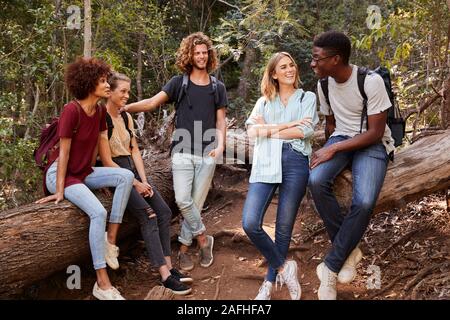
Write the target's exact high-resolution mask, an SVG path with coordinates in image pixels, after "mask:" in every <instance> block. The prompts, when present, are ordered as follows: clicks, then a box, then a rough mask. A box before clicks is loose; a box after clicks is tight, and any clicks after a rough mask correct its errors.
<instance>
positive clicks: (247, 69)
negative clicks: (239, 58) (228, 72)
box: [237, 34, 256, 102]
mask: <svg viewBox="0 0 450 320" xmlns="http://www.w3.org/2000/svg"><path fill="white" fill-rule="evenodd" d="M254 37H255V35H254V34H251V35H250V39H249V42H248V45H247V47H246V48H245V57H244V65H243V67H242V73H241V77H240V80H239V86H238V89H237V92H238V96H239V97H240V98H241V99H242V100H244V101H246V102H248V101H247V100H248V98H249V93H250V80H251V78H252V67H253V65H254V63H255V60H256V49H255V48H254V47H253V43H252V40H253V39H254Z"/></svg>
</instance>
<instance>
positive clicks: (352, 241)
mask: <svg viewBox="0 0 450 320" xmlns="http://www.w3.org/2000/svg"><path fill="white" fill-rule="evenodd" d="M346 139H349V137H347V136H336V137H331V138H330V139H329V140H328V141H327V143H326V144H325V146H329V145H331V144H333V143H336V142H339V141H344V140H346ZM387 164H388V155H387V154H386V149H385V147H384V146H383V144H381V143H377V144H374V145H371V146H369V147H366V148H364V149H360V150H355V151H348V152H338V153H336V155H335V156H334V157H333V158H332V159H331V160H329V161H327V162H324V163H321V164H320V165H318V166H317V167H315V168H314V169H313V170H312V171H311V176H310V177H309V187H310V190H311V193H312V196H313V199H314V203H315V205H316V208H317V211H318V212H319V214H320V216H321V218H322V220H323V222H324V224H325V228H326V229H327V233H328V236H329V237H330V239H331V242H332V248H331V251H330V252H329V253H328V254H327V256H326V257H325V260H324V262H325V264H326V265H327V267H328V268H329V269H330V270H332V271H333V272H339V271H340V270H341V268H342V266H343V265H344V262H345V260H346V259H347V257H348V256H349V255H350V253H351V252H352V250H353V249H354V248H355V247H356V246H357V245H358V243H359V242H360V241H361V238H362V237H363V235H364V232H365V231H366V229H367V226H368V225H369V221H370V216H371V214H372V211H373V208H374V207H375V204H376V202H377V198H378V195H379V193H380V191H381V187H382V186H383V182H384V177H385V175H386V169H387ZM348 165H351V170H352V178H353V181H352V187H353V196H352V204H351V207H350V212H349V213H348V214H346V215H344V214H343V212H341V209H340V207H339V204H338V202H337V200H336V197H335V195H334V193H333V190H332V188H333V183H334V179H335V178H336V177H337V176H338V175H339V174H340V173H341V172H342V171H343V170H344V169H345V168H346V167H347V166H348Z"/></svg>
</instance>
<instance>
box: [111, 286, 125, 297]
mask: <svg viewBox="0 0 450 320" xmlns="http://www.w3.org/2000/svg"><path fill="white" fill-rule="evenodd" d="M111 291H112V296H113V298H114V299H116V298H120V297H121V296H122V295H121V294H120V292H119V290H117V289H116V288H114V287H112V288H111Z"/></svg>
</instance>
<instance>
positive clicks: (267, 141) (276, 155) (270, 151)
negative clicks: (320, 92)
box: [245, 89, 319, 183]
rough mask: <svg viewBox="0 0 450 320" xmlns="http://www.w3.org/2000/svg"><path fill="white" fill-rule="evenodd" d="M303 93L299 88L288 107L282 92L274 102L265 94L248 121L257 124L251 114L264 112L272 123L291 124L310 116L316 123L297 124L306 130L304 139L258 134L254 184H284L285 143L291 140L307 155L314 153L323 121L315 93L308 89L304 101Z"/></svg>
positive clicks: (251, 176) (267, 120)
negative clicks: (317, 130) (313, 142)
mask: <svg viewBox="0 0 450 320" xmlns="http://www.w3.org/2000/svg"><path fill="white" fill-rule="evenodd" d="M302 93H303V90H302V89H297V90H296V91H295V92H294V93H293V94H292V95H291V96H290V97H289V101H288V103H287V106H284V105H283V104H282V102H281V99H280V96H279V95H278V94H277V96H276V97H275V98H274V99H273V100H272V101H266V98H265V97H261V98H259V99H258V101H257V102H256V104H255V107H254V108H253V111H252V113H251V115H250V117H249V119H248V120H247V121H246V122H245V125H246V126H248V125H253V124H255V122H254V121H252V120H251V117H253V116H256V115H262V116H263V118H264V121H265V122H266V123H270V124H281V123H288V122H291V121H295V120H300V119H304V118H307V117H309V118H311V119H312V125H301V126H298V127H297V128H299V129H301V130H302V131H303V134H304V136H305V137H304V138H303V139H291V140H284V139H275V138H267V137H256V139H255V145H254V147H253V164H252V173H251V175H250V183H253V182H265V183H281V180H282V171H281V170H282V166H281V153H282V149H283V142H289V143H291V145H292V147H293V149H294V150H296V151H298V152H301V153H302V154H303V155H305V156H307V157H309V156H310V155H311V152H312V148H311V138H312V135H313V133H314V127H315V125H316V124H317V123H318V122H319V117H318V115H317V107H316V95H315V94H314V93H313V92H310V91H307V92H305V95H304V97H303V100H302V102H301V103H300V99H301V96H302Z"/></svg>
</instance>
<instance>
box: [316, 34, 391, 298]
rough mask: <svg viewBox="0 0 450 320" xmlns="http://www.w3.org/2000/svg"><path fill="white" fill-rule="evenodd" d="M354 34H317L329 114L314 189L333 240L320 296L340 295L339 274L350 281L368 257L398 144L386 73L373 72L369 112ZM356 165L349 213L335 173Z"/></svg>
mask: <svg viewBox="0 0 450 320" xmlns="http://www.w3.org/2000/svg"><path fill="white" fill-rule="evenodd" d="M350 53H351V44H350V39H349V38H348V37H347V36H346V35H345V34H343V33H341V32H336V31H328V32H325V33H322V34H320V35H319V36H317V37H316V38H315V39H314V44H313V51H312V61H311V68H312V69H313V70H314V72H315V74H316V75H317V76H318V77H319V78H320V79H321V80H320V81H319V82H318V85H317V91H318V96H319V101H320V110H321V112H322V113H323V114H324V115H325V119H326V128H325V134H326V137H327V139H328V141H327V142H326V144H325V146H324V147H323V148H321V149H319V150H317V151H316V152H315V153H314V154H313V155H312V157H311V163H310V166H311V169H312V171H311V174H310V177H309V184H310V190H311V193H312V196H313V199H314V202H315V205H316V208H317V210H318V212H319V214H320V216H321V218H322V219H323V221H324V224H325V227H326V229H327V233H328V235H329V237H330V240H331V242H332V247H331V250H330V252H329V253H328V254H327V255H326V257H325V259H324V261H323V262H322V263H321V264H319V265H318V267H317V270H316V271H317V276H318V277H319V280H320V287H319V290H318V297H319V299H320V300H335V299H336V295H337V293H336V280H338V281H339V282H341V283H350V282H351V281H352V280H353V279H354V278H355V276H356V266H357V264H358V262H359V261H360V260H361V258H362V252H361V250H360V249H359V247H358V243H359V242H360V240H361V239H362V236H363V235H364V232H365V230H366V229H367V226H368V225H369V220H370V216H371V213H372V211H373V208H374V207H375V203H376V201H377V198H378V195H379V193H380V190H381V187H382V186H383V182H384V177H385V175H386V169H387V163H388V154H390V153H391V152H392V151H393V150H394V141H393V139H392V137H391V131H390V129H389V127H388V126H387V124H386V118H387V109H388V108H390V106H391V103H390V100H389V97H388V95H387V92H386V89H385V86H384V82H383V79H382V78H381V76H379V75H378V74H376V73H369V74H367V76H366V78H365V81H364V92H365V93H366V95H367V116H365V113H364V112H363V101H364V99H363V97H362V95H361V93H360V90H359V88H358V80H357V77H358V72H359V71H358V67H357V66H355V65H352V64H349V58H350ZM348 166H349V167H350V168H351V170H352V178H353V196H352V204H351V207H350V209H349V211H348V212H347V214H345V215H344V214H343V213H342V212H341V209H340V207H339V204H338V202H337V200H336V197H335V195H334V193H333V190H332V188H333V182H334V179H335V178H336V177H337V176H338V175H339V174H340V173H341V172H342V171H343V170H344V168H346V167H348Z"/></svg>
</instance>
